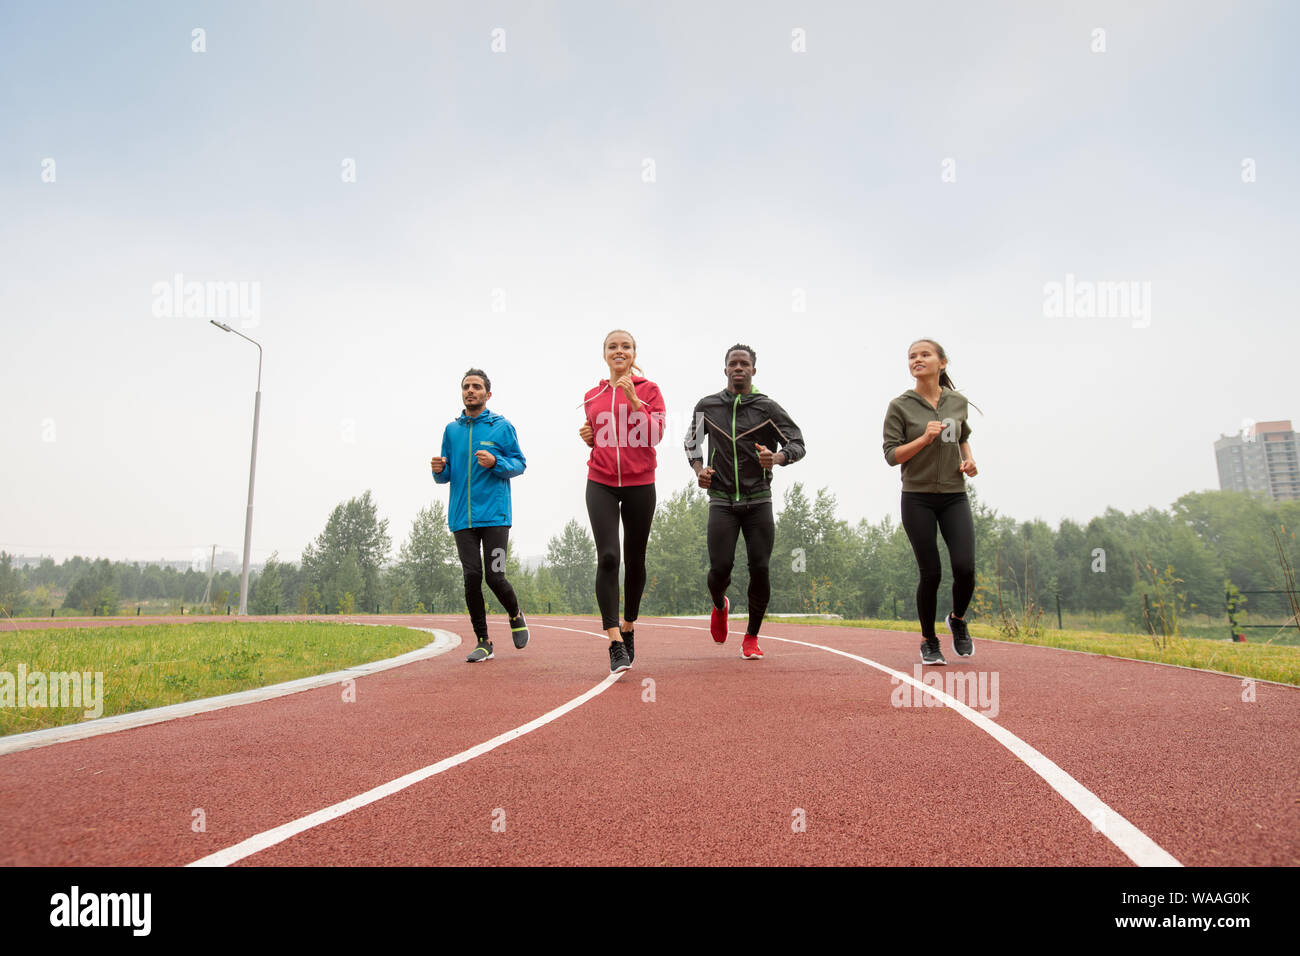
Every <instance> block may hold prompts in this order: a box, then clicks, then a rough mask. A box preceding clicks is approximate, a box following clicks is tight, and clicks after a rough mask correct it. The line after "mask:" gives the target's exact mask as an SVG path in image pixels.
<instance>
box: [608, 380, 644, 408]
mask: <svg viewBox="0 0 1300 956" xmlns="http://www.w3.org/2000/svg"><path fill="white" fill-rule="evenodd" d="M614 387H615V388H621V389H622V390H623V394H624V395H626V396H627V400H628V401H629V402H631V403H632V407H633V408H635V409H638V410H639V409H640V408H641V400H640V399H639V398H637V397H636V388H635V386H633V384H632V376H631V375H624V376H623V377H622V378H620V379H619V380H618V381H617V382H615V383H614Z"/></svg>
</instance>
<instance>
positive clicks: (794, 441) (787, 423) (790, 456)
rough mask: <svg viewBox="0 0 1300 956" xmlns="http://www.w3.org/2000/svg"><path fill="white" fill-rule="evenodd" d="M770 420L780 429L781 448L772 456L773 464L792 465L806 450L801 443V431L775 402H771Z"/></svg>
mask: <svg viewBox="0 0 1300 956" xmlns="http://www.w3.org/2000/svg"><path fill="white" fill-rule="evenodd" d="M772 421H773V423H775V425H776V427H777V429H778V430H779V431H780V436H778V438H779V444H780V445H781V450H780V451H779V452H777V453H776V454H775V455H774V456H772V460H773V463H774V464H777V465H792V464H794V463H795V462H796V461H798V460H799V459H800V458H802V457H803V456H804V455H805V454H807V451H806V450H805V448H804V444H803V432H801V431H800V430H799V426H798V425H796V424H795V423H794V419H793V418H791V417H790V415H789V413H787V412H786V410H785V409H784V408H782V407H781V406H780V405H778V404H777V403H776V402H772Z"/></svg>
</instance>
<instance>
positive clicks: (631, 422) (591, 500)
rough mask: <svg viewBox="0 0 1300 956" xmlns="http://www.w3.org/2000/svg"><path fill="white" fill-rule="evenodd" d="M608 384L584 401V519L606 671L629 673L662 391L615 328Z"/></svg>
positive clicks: (607, 350)
mask: <svg viewBox="0 0 1300 956" xmlns="http://www.w3.org/2000/svg"><path fill="white" fill-rule="evenodd" d="M603 355H604V359H605V364H606V365H608V366H609V377H608V379H602V380H601V382H600V383H599V384H597V385H596V387H595V388H593V389H591V390H590V391H588V392H587V394H586V396H585V397H584V399H583V408H584V410H585V414H586V419H587V420H586V422H584V423H583V426H582V427H581V428H580V429H579V430H578V435H579V437H581V438H582V440H583V441H584V442H586V443H587V447H589V448H590V449H591V457H590V458H588V459H587V515H588V516H589V517H590V518H591V534H592V537H593V538H595V540H596V603H597V604H598V605H599V606H600V617H601V627H603V628H604V630H605V633H606V634H608V635H609V669H610V672H611V673H617V672H618V671H622V670H627V668H628V667H630V666H631V665H632V660H633V657H634V655H635V653H636V652H635V649H634V646H633V624H634V623H635V621H636V618H637V613H638V612H639V610H640V607H641V594H642V592H643V591H644V590H645V579H646V569H645V549H646V544H647V543H648V542H649V540H650V523H651V521H652V520H653V518H654V513H655V465H656V464H657V456H656V453H655V448H654V446H655V445H657V444H659V439H660V438H662V437H663V432H664V418H665V412H664V400H663V396H662V395H661V394H660V393H659V386H658V385H656V384H655V383H654V382H652V381H650V380H649V379H648V378H644V377H643V376H641V375H639V374H638V375H634V374H633V372H638V373H639V372H640V371H641V369H640V368H639V367H638V366H637V364H636V340H635V339H634V338H632V336H631V334H630V333H628V332H625V331H623V330H622V329H616V330H614V331H613V332H610V333H609V335H607V336H605V344H604V346H603ZM620 517H621V518H622V521H623V565H624V574H623V601H624V611H623V625H622V626H621V627H620V626H619V621H618V523H619V518H620Z"/></svg>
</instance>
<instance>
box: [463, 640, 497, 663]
mask: <svg viewBox="0 0 1300 956" xmlns="http://www.w3.org/2000/svg"><path fill="white" fill-rule="evenodd" d="M490 660H492V642H491V641H479V642H478V643H477V644H475V645H474V650H472V651H470V652H469V657H467V658H465V662H466V663H467V664H477V663H478V662H479V661H490Z"/></svg>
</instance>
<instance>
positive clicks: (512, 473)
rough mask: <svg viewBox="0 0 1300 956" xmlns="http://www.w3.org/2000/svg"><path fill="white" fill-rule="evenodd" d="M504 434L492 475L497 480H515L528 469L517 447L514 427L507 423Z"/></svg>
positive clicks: (517, 438) (517, 440) (521, 452)
mask: <svg viewBox="0 0 1300 956" xmlns="http://www.w3.org/2000/svg"><path fill="white" fill-rule="evenodd" d="M505 426H506V434H505V435H504V436H502V441H501V442H500V443H499V447H498V448H497V452H498V453H499V454H497V455H496V460H497V463H496V464H495V465H493V466H492V474H494V475H496V476H497V477H498V478H505V479H510V478H515V477H517V476H519V475H522V474H523V473H524V469H525V468H527V467H528V462H527V461H526V460H525V458H524V453H523V451H522V450H521V449H520V447H519V436H518V435H516V434H515V426H514V425H511V424H510V423H509V422H506V423H505Z"/></svg>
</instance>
